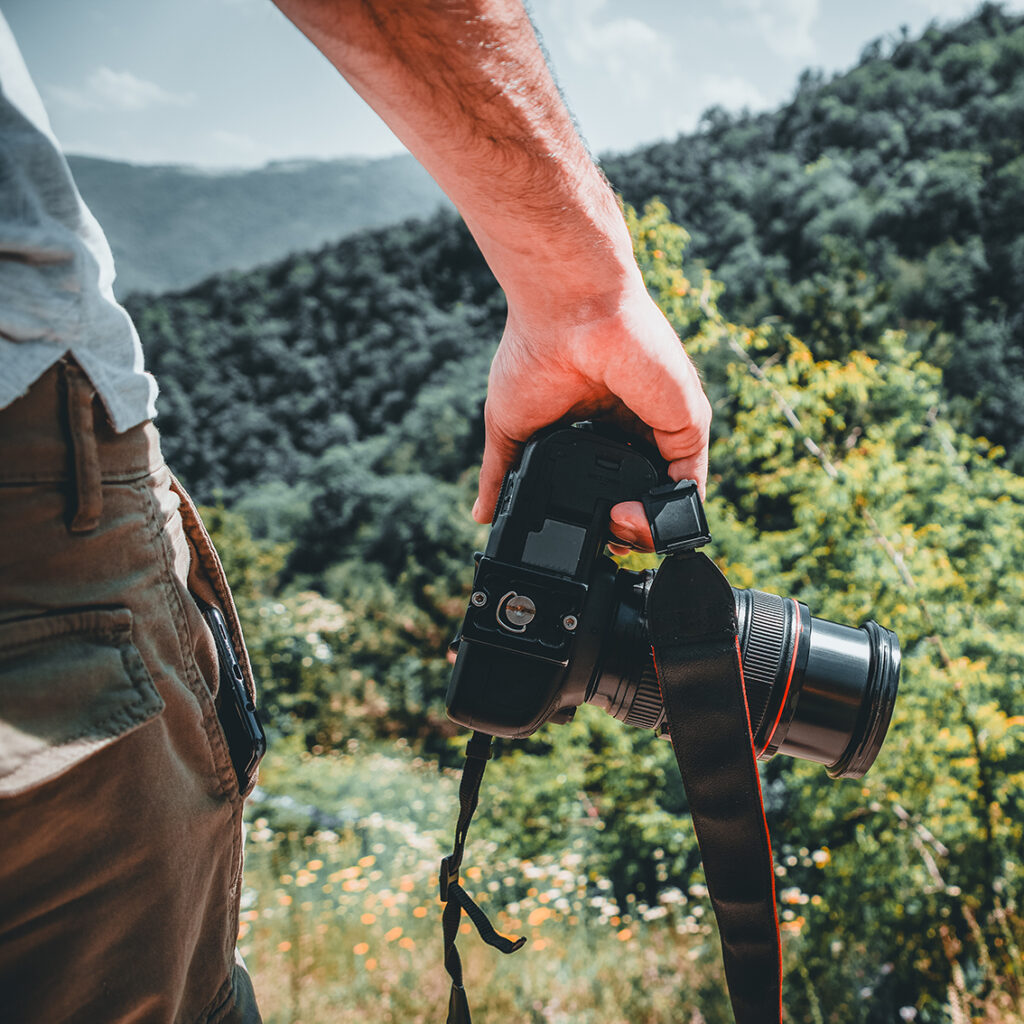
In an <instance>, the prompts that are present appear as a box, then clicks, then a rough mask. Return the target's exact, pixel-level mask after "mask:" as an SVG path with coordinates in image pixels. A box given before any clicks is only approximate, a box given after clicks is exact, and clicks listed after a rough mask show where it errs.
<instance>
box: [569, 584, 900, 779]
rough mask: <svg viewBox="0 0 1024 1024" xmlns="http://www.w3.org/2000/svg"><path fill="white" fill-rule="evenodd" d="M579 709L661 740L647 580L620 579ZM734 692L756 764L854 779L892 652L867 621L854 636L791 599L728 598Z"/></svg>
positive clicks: (892, 678) (876, 733)
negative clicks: (795, 760)
mask: <svg viewBox="0 0 1024 1024" xmlns="http://www.w3.org/2000/svg"><path fill="white" fill-rule="evenodd" d="M618 577H619V578H618V579H616V581H615V601H614V610H613V612H612V615H611V621H610V623H609V629H608V632H607V634H606V640H605V643H604V650H603V651H602V656H601V657H600V658H599V659H598V664H597V666H596V671H595V673H594V677H593V680H592V683H591V686H590V688H589V690H588V695H587V701H588V702H589V703H591V704H596V705H598V706H600V707H602V708H604V709H605V710H606V711H607V712H608V713H609V714H611V715H614V716H615V717H616V718H620V719H622V720H623V721H625V722H628V723H630V724H632V725H638V726H641V727H643V728H648V729H656V730H659V731H663V730H664V727H665V712H664V708H663V706H662V701H661V691H660V688H659V686H658V681H657V676H656V675H655V671H654V663H653V659H652V657H651V651H650V643H649V641H648V639H647V631H646V621H645V616H644V605H645V602H646V592H647V589H648V588H649V586H650V579H651V574H649V573H642V574H639V573H630V572H627V571H622V572H620V573H619V574H618ZM733 594H734V596H735V598H736V613H737V625H738V633H739V642H740V652H741V662H742V667H743V685H744V689H745V692H746V697H747V707H748V710H749V713H750V726H751V730H752V731H753V735H754V749H755V750H756V751H757V753H758V757H760V758H761V759H762V760H767V759H768V758H770V757H772V756H773V755H775V754H776V753H783V754H788V755H789V756H790V757H799V758H802V759H804V760H807V761H816V762H818V763H819V764H823V765H825V767H826V769H827V770H828V773H829V775H831V776H832V777H833V778H854V779H856V778H860V777H861V776H862V775H863V774H864V773H865V772H866V771H867V770H868V769H869V768H870V767H871V765H872V764H873V763H874V760H875V757H876V756H877V754H878V751H879V750H880V749H881V746H882V741H883V740H884V739H885V734H886V731H887V730H888V728H889V721H890V719H891V718H892V712H893V707H894V706H895V703H896V690H897V687H898V685H899V675H900V647H899V641H898V640H897V638H896V634H895V633H893V632H892V631H890V630H888V629H884V628H883V627H882V626H879V625H878V624H877V623H876V622H868V623H866V624H865V625H864V626H861V627H860V628H859V629H855V628H853V627H851V626H844V625H840V624H839V623H836V622H829V621H828V620H827V619H818V618H814V617H813V616H812V615H811V614H810V612H809V611H808V609H807V606H806V605H804V604H801V603H799V602H798V601H795V600H793V599H792V598H782V597H777V596H775V595H774V594H766V593H763V592H762V591H760V590H736V589H735V588H734V589H733Z"/></svg>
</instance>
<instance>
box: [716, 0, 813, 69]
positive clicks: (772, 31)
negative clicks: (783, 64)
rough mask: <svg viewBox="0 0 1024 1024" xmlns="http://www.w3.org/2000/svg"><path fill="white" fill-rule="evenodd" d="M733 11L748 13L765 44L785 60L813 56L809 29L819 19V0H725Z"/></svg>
mask: <svg viewBox="0 0 1024 1024" xmlns="http://www.w3.org/2000/svg"><path fill="white" fill-rule="evenodd" d="M727 3H728V6H729V7H731V8H732V9H733V10H734V11H737V12H739V13H742V14H745V15H747V16H748V17H749V18H750V19H751V20H752V22H753V26H754V28H755V30H756V31H757V33H758V34H759V35H760V37H761V38H762V39H763V41H764V43H765V45H766V46H767V47H768V49H770V50H771V51H772V52H773V53H775V54H777V55H778V56H780V57H784V58H786V59H790V60H792V59H807V58H810V57H812V56H813V55H814V52H815V45H814V39H813V37H812V35H811V29H812V28H813V27H814V23H815V22H816V21H817V20H818V5H819V0H727Z"/></svg>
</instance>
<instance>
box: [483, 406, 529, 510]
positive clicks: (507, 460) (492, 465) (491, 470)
mask: <svg viewBox="0 0 1024 1024" xmlns="http://www.w3.org/2000/svg"><path fill="white" fill-rule="evenodd" d="M519 447H520V446H519V444H518V443H517V442H516V441H513V440H512V439H511V438H510V437H507V436H506V435H505V434H503V433H502V432H501V431H500V430H498V429H497V428H496V427H494V426H492V425H491V424H488V426H487V439H486V441H485V442H484V461H483V463H482V464H481V466H480V490H479V493H478V495H477V499H476V501H475V502H474V504H473V518H474V519H475V520H476V521H477V522H478V523H489V522H490V521H491V519H492V518H493V516H494V507H495V505H497V504H498V495H499V493H500V492H501V481H502V480H503V479H504V476H505V473H506V472H508V470H509V469H510V468H511V466H512V464H513V463H514V462H515V461H516V458H517V456H518V455H519Z"/></svg>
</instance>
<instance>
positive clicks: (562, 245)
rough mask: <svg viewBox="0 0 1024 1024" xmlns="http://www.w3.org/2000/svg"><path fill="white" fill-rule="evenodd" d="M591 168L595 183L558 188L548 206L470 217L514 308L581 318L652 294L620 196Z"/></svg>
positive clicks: (590, 317) (602, 313)
mask: <svg viewBox="0 0 1024 1024" xmlns="http://www.w3.org/2000/svg"><path fill="white" fill-rule="evenodd" d="M590 173H591V175H592V178H593V180H592V181H588V182H586V183H585V185H583V186H580V187H572V188H569V187H566V188H565V189H562V190H558V194H554V195H550V201H549V202H548V203H546V208H544V209H541V208H538V207H537V206H536V204H532V205H531V208H529V209H523V210H516V209H513V210H500V209H493V210H491V211H488V213H486V214H485V215H483V216H473V215H467V216H466V217H465V219H466V223H467V225H468V226H469V228H470V230H471V231H472V232H473V235H474V237H475V238H476V240H477V243H478V244H479V246H480V249H481V252H482V253H483V255H484V257H485V259H486V260H487V262H488V265H489V266H490V267H491V269H492V271H493V272H494V275H495V277H496V278H497V280H498V283H499V284H500V285H501V287H502V289H503V290H504V292H505V295H506V298H507V299H508V303H509V308H510V310H512V309H515V310H518V311H519V312H520V313H521V315H524V316H530V314H531V313H532V312H533V311H536V313H537V314H538V315H540V316H542V317H544V318H548V319H550V318H551V317H552V316H553V315H558V314H559V313H561V314H562V315H563V316H565V317H568V318H569V319H570V320H572V319H575V320H576V321H577V322H581V323H582V322H586V321H589V320H593V319H602V318H604V317H606V316H610V315H613V314H614V313H615V312H616V310H617V309H618V308H619V307H620V305H621V304H622V303H623V301H625V300H626V299H627V298H628V297H629V296H631V295H633V294H636V293H637V292H643V293H645V294H646V289H645V287H644V284H643V279H642V276H641V274H640V270H639V268H638V267H637V264H636V259H635V257H634V255H633V243H632V240H631V238H630V235H629V229H628V228H627V226H626V222H625V220H624V218H623V216H622V211H621V209H620V207H619V204H618V201H617V200H616V198H615V195H614V194H613V193H612V191H611V189H610V187H609V186H608V184H607V183H606V182H605V181H604V179H603V178H602V177H601V175H600V172H599V171H598V170H597V168H596V167H594V166H593V165H592V164H591V165H590ZM560 200H561V201H560Z"/></svg>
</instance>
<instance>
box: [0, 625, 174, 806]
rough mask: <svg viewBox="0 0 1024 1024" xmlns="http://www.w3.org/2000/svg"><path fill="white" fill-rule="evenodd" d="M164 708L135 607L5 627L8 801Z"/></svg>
mask: <svg viewBox="0 0 1024 1024" xmlns="http://www.w3.org/2000/svg"><path fill="white" fill-rule="evenodd" d="M163 708H164V701H163V699H162V698H161V696H160V695H159V694H158V693H157V690H156V687H155V686H154V684H153V679H152V677H151V676H150V673H149V670H148V669H147V668H146V666H145V664H144V663H143V661H142V658H141V656H140V655H139V652H138V651H137V650H136V648H135V645H134V643H133V642H132V613H131V612H130V611H129V610H128V609H127V608H80V609H74V610H69V611H66V612H59V613H54V614H47V615H40V616H35V617H32V618H28V619H20V620H14V621H10V622H6V623H3V624H2V625H0V797H10V796H17V795H19V794H22V793H25V792H27V791H29V790H31V789H33V788H35V787H36V786H39V785H41V784H42V783H44V782H49V781H50V780H51V779H55V778H57V777H58V776H59V775H62V774H63V773H64V772H66V771H68V770H69V769H70V768H73V767H74V766H75V765H77V764H79V763H80V762H81V761H83V760H85V759H86V758H87V757H90V756H91V755H92V754H94V753H96V751H98V750H101V749H102V748H104V747H106V746H109V745H110V744H112V743H114V742H116V741H117V740H119V739H120V738H121V737H122V736H126V735H128V734H129V733H130V732H133V731H134V730H135V729H137V728H138V727H139V726H141V725H143V724H144V723H146V722H148V721H150V720H151V719H152V718H154V717H155V716H156V715H158V714H159V713H160V712H161V711H162V710H163Z"/></svg>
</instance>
